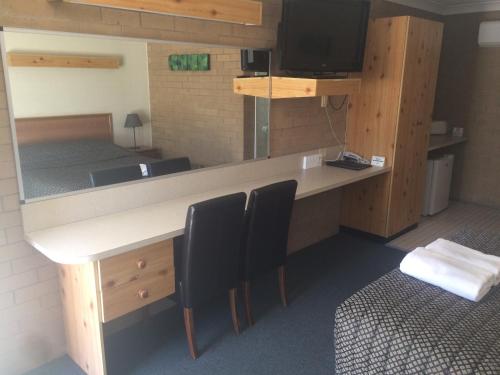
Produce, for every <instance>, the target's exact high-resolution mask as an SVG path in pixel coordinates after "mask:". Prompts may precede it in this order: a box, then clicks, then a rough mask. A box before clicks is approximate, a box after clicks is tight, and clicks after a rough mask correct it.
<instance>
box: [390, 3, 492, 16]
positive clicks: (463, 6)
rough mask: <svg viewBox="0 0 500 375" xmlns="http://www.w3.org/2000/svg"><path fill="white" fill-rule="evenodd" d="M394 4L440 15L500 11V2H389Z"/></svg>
mask: <svg viewBox="0 0 500 375" xmlns="http://www.w3.org/2000/svg"><path fill="white" fill-rule="evenodd" d="M389 1H391V2H393V3H398V4H403V5H407V6H410V7H413V8H419V9H423V10H427V11H429V12H433V13H438V14H459V13H476V12H491V11H494V10H500V0H389Z"/></svg>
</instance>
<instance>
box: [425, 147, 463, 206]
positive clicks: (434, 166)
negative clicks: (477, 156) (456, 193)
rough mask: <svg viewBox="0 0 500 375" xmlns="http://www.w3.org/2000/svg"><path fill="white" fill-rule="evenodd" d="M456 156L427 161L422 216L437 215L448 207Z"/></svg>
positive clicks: (445, 156)
mask: <svg viewBox="0 0 500 375" xmlns="http://www.w3.org/2000/svg"><path fill="white" fill-rule="evenodd" d="M454 159H455V156H454V155H444V156H442V157H440V158H438V159H431V160H427V181H426V186H425V197H424V207H423V209H422V215H424V216H429V215H435V214H437V213H439V212H441V211H443V210H445V209H446V208H447V207H448V204H449V201H450V188H451V178H452V176H453V161H454Z"/></svg>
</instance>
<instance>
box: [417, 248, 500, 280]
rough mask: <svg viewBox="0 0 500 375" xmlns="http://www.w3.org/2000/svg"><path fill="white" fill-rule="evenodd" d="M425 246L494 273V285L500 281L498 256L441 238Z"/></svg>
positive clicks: (499, 260) (499, 258)
mask: <svg viewBox="0 0 500 375" xmlns="http://www.w3.org/2000/svg"><path fill="white" fill-rule="evenodd" d="M425 248H426V249H428V250H431V251H434V252H437V253H439V254H442V255H445V256H448V257H450V258H453V259H456V260H459V261H462V262H465V263H468V264H471V265H473V266H476V267H479V268H483V269H485V270H486V271H489V272H491V273H493V274H494V275H495V285H498V284H499V283H500V257H496V256H494V255H488V254H484V253H482V252H480V251H477V250H473V249H471V248H468V247H465V246H462V245H460V244H458V243H455V242H451V241H448V240H444V239H442V238H440V239H438V240H436V241H434V242H432V243H430V244H429V245H427V246H426V247H425Z"/></svg>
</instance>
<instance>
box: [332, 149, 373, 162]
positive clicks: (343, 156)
mask: <svg viewBox="0 0 500 375" xmlns="http://www.w3.org/2000/svg"><path fill="white" fill-rule="evenodd" d="M338 160H345V161H351V162H355V163H359V164H370V162H369V161H368V160H366V159H364V158H362V157H361V156H359V155H358V154H355V153H354V152H349V151H343V152H341V153H340V154H339V157H338Z"/></svg>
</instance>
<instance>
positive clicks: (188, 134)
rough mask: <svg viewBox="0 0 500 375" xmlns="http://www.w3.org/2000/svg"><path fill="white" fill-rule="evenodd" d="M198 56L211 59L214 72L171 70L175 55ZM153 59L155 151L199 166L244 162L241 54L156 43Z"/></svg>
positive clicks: (152, 47) (151, 51)
mask: <svg viewBox="0 0 500 375" xmlns="http://www.w3.org/2000/svg"><path fill="white" fill-rule="evenodd" d="M193 53H195V54H197V53H208V54H210V71H207V72H180V71H172V70H170V68H169V67H168V57H169V56H170V55H172V54H193ZM148 55H149V82H150V100H151V119H152V129H153V146H155V147H158V148H161V150H162V153H163V157H164V158H173V157H182V156H188V157H189V158H190V159H191V163H193V164H194V165H201V166H213V165H219V164H225V163H230V162H238V161H243V136H244V135H243V114H244V111H243V102H244V97H243V96H241V95H235V94H234V92H233V78H234V77H236V76H238V75H241V74H242V72H241V70H240V50H239V49H233V48H206V47H205V48H203V47H186V46H179V45H166V44H157V43H152V44H149V45H148Z"/></svg>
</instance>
